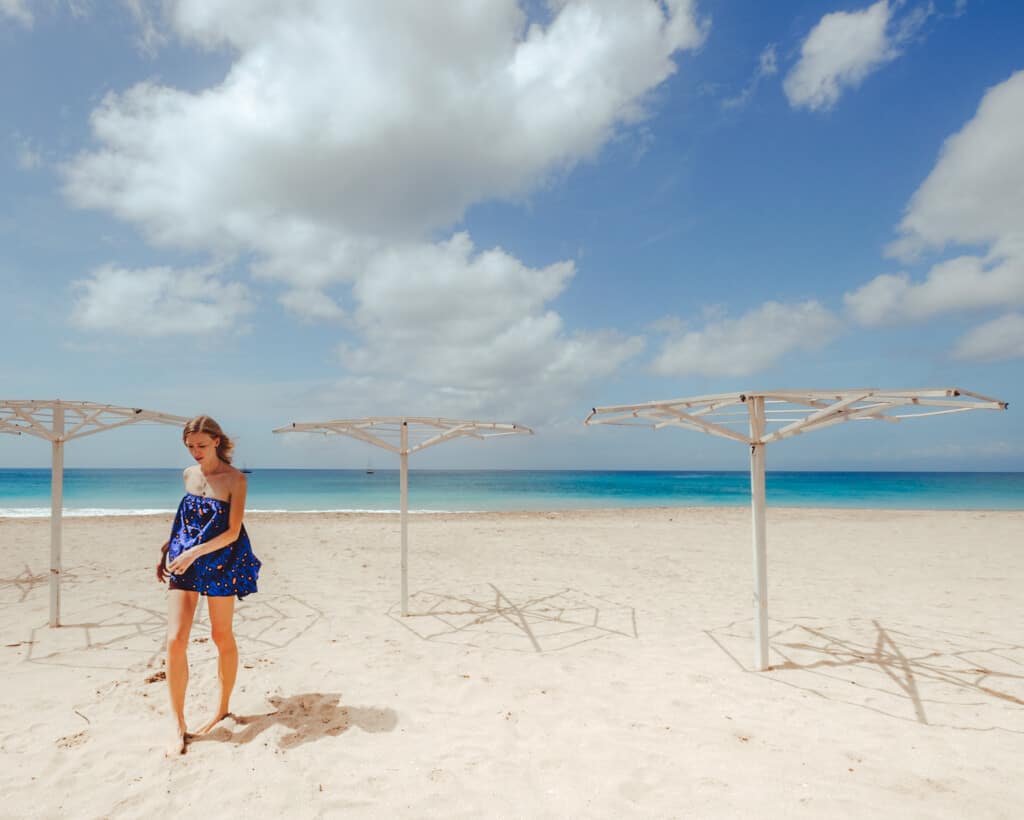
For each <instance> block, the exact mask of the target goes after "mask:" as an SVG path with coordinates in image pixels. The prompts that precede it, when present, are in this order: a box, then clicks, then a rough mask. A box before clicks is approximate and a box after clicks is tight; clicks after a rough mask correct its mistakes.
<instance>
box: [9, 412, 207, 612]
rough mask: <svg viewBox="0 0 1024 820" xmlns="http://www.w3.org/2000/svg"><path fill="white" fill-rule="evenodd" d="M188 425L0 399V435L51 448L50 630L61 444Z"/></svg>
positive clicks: (55, 606) (176, 419)
mask: <svg viewBox="0 0 1024 820" xmlns="http://www.w3.org/2000/svg"><path fill="white" fill-rule="evenodd" d="M187 421H188V419H187V418H186V417H185V416H172V415H169V414H168V413H158V412H156V411H155V410H142V409H139V408H137V407H117V406H115V405H112V404H95V403H93V402H88V401H62V400H61V399H49V400H24V401H19V400H17V399H0V433H11V434H13V435H30V436H36V437H38V438H43V439H46V440H47V441H49V442H50V443H51V444H52V446H53V461H52V466H51V468H50V626H52V627H56V626H60V576H61V573H62V572H63V569H62V564H61V547H62V539H63V527H64V516H63V513H64V444H65V443H66V442H68V441H71V440H72V439H76V438H84V437H85V436H91V435H94V434H95V433H102V432H105V431H107V430H113V429H115V428H117V427H125V426H127V425H129V424H139V423H147V422H148V423H153V424H175V425H184V424H185V422H187Z"/></svg>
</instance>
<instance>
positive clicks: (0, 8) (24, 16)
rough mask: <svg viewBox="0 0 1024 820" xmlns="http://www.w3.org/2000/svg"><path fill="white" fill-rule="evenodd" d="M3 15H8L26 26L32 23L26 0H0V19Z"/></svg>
mask: <svg viewBox="0 0 1024 820" xmlns="http://www.w3.org/2000/svg"><path fill="white" fill-rule="evenodd" d="M4 17H9V18H11V19H12V20H14V21H15V22H18V23H21V25H23V26H26V27H31V25H32V23H33V17H32V10H31V9H29V7H28V0H0V19H2V18H4Z"/></svg>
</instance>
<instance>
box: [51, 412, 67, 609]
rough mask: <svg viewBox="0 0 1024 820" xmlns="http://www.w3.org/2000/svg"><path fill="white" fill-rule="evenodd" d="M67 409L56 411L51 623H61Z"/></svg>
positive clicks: (54, 415) (54, 422) (53, 469)
mask: <svg viewBox="0 0 1024 820" xmlns="http://www.w3.org/2000/svg"><path fill="white" fill-rule="evenodd" d="M63 514H64V409H63V408H62V407H56V408H54V411H53V463H52V467H51V470H50V626H51V627H57V626H60V576H61V571H62V569H61V546H62V541H63V537H62V536H63V528H64V517H63Z"/></svg>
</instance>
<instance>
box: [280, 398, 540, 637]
mask: <svg viewBox="0 0 1024 820" xmlns="http://www.w3.org/2000/svg"><path fill="white" fill-rule="evenodd" d="M274 432H275V433H321V434H323V435H343V436H350V437H352V438H355V439H358V440H359V441H362V442H365V443H366V444H371V445H373V446H374V447H380V448H382V449H384V450H387V451H389V452H392V453H395V454H396V455H397V456H399V458H400V465H401V469H400V473H399V486H400V488H401V490H400V492H401V522H402V615H403V617H404V616H407V615H408V614H409V580H408V579H409V523H408V519H409V456H410V455H411V454H412V453H418V452H420V451H421V450H425V449H427V448H428V447H433V446H435V445H437V444H443V443H444V442H446V441H452V440H453V439H456V438H475V439H481V440H483V439H486V438H495V437H497V436H513V435H521V434H525V435H533V430H531V429H530V428H529V427H524V426H523V425H521V424H507V423H502V422H484V421H468V420H465V419H445V418H431V417H425V416H368V417H366V418H360V419H334V420H332V421H316V422H292V423H291V424H289V425H286V426H284V427H278V428H277V429H275V430H274ZM410 439H411V441H410Z"/></svg>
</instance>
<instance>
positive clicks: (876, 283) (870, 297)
mask: <svg viewBox="0 0 1024 820" xmlns="http://www.w3.org/2000/svg"><path fill="white" fill-rule="evenodd" d="M844 299H845V302H846V307H847V309H848V310H849V311H850V314H851V315H852V316H853V318H854V319H855V320H856V321H857V322H859V323H860V324H862V325H881V324H893V323H900V322H905V321H922V320H924V319H930V318H932V317H934V316H938V315H940V314H943V313H952V312H960V311H972V310H982V309H985V308H993V307H1004V306H1006V305H1024V264H1021V262H1018V261H1016V260H1011V261H1002V262H1001V263H1000V264H998V265H996V266H991V267H990V266H986V263H985V260H984V259H982V258H980V257H977V256H960V257H957V258H955V259H950V260H948V261H945V262H941V263H939V264H937V265H935V266H934V267H933V268H932V269H931V270H930V271H929V273H928V276H927V278H926V279H925V281H923V282H921V283H920V284H915V283H913V282H911V280H910V277H909V276H908V275H907V274H905V273H904V274H895V275H894V274H883V275H881V276H876V277H875V278H874V279H872V280H871V281H870V282H868V283H867V284H866V285H864V286H863V287H861V288H859V289H858V290H856V291H853V292H850V293H847V294H846V295H845V297H844Z"/></svg>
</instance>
